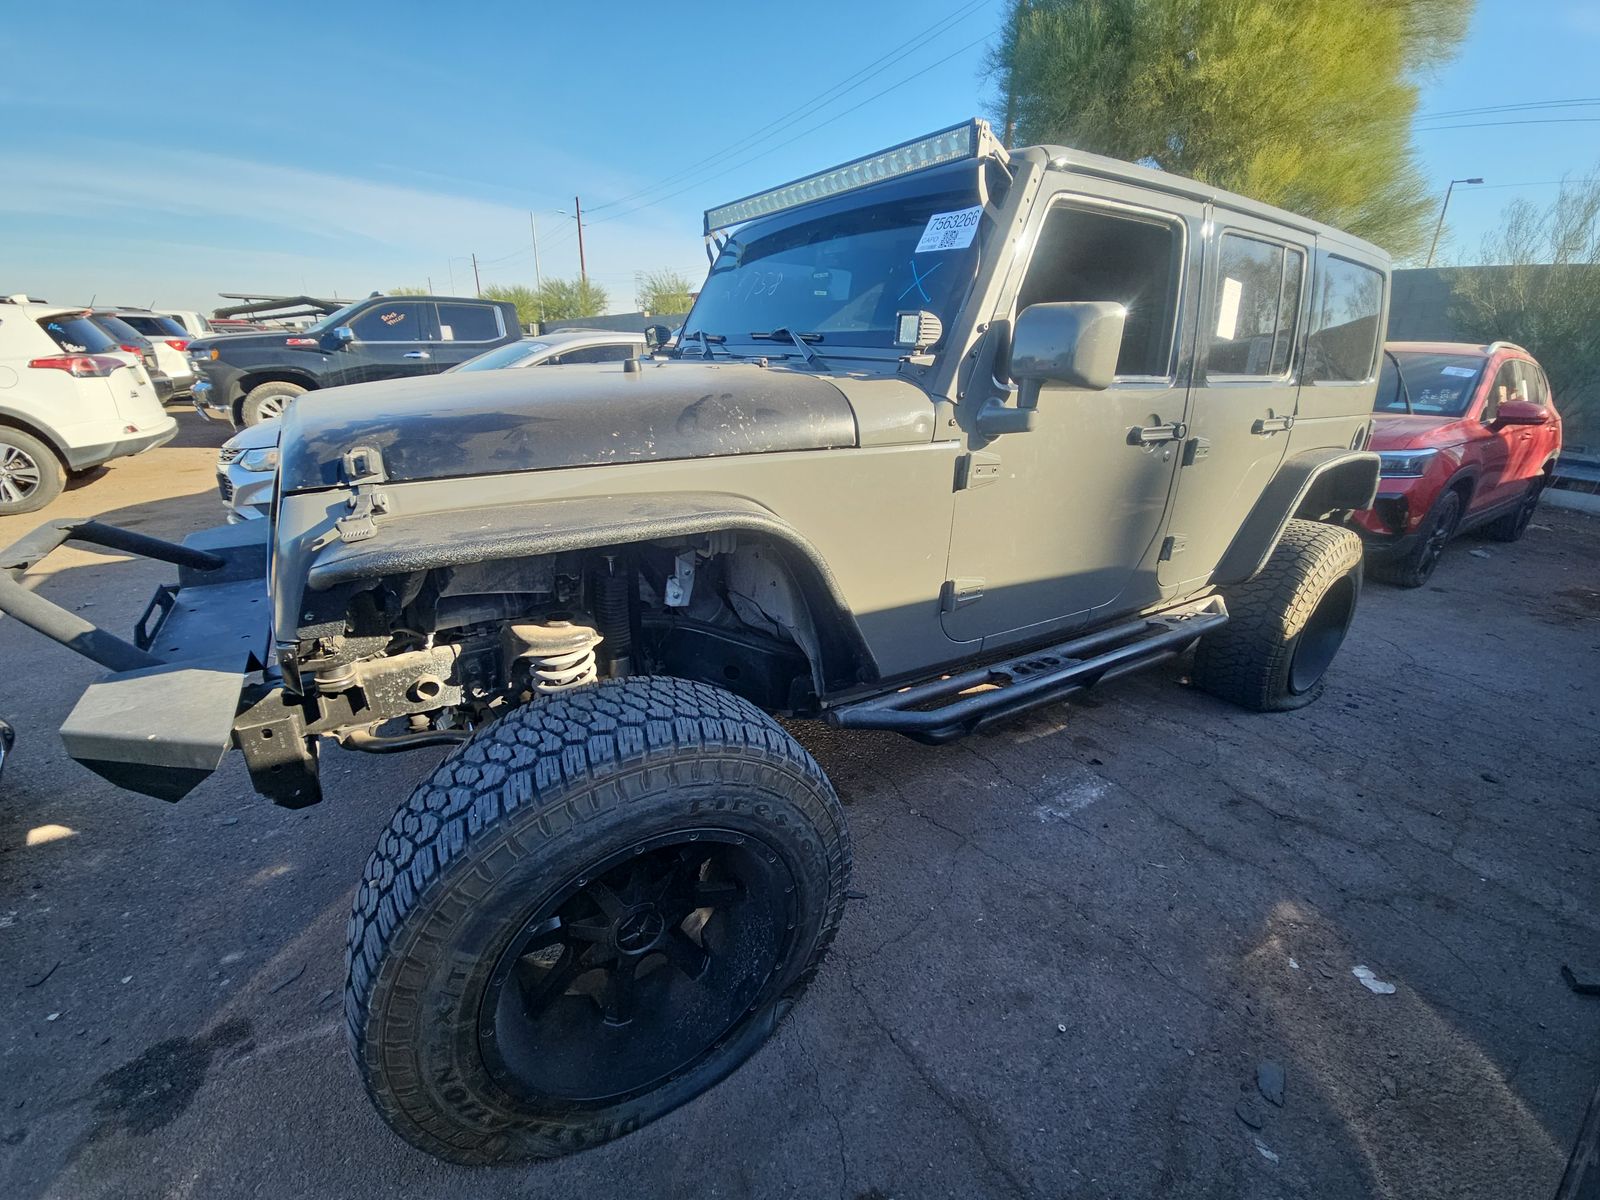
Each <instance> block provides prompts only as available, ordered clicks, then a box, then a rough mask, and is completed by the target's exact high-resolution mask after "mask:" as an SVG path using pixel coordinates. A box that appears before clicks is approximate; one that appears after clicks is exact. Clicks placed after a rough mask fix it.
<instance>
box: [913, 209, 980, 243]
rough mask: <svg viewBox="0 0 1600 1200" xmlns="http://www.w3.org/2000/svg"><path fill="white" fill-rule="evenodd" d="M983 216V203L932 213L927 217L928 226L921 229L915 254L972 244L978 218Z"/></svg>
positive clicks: (976, 230)
mask: <svg viewBox="0 0 1600 1200" xmlns="http://www.w3.org/2000/svg"><path fill="white" fill-rule="evenodd" d="M981 216H983V205H981V204H975V205H973V206H972V207H971V208H963V209H960V210H958V211H956V212H947V213H934V214H933V216H931V217H929V218H928V227H927V228H926V229H924V230H923V231H922V240H921V241H919V242H918V243H917V248H916V250H914V251H913V253H915V254H927V253H928V252H929V251H931V250H965V249H966V248H967V247H968V246H970V245H972V239H973V236H974V235H975V234H976V233H977V232H978V218H979V217H981Z"/></svg>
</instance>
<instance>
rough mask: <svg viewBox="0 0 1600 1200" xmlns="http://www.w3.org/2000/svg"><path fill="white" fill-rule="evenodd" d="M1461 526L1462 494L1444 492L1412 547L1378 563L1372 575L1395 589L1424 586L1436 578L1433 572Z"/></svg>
mask: <svg viewBox="0 0 1600 1200" xmlns="http://www.w3.org/2000/svg"><path fill="white" fill-rule="evenodd" d="M1460 524H1461V493H1460V492H1458V491H1455V490H1451V491H1448V492H1445V493H1443V494H1442V495H1440V497H1439V498H1438V499H1437V500H1435V501H1434V503H1433V508H1432V510H1431V511H1430V512H1429V513H1428V515H1427V516H1426V517H1424V518H1423V521H1422V526H1421V528H1419V529H1418V530H1417V540H1416V543H1415V544H1414V545H1413V546H1412V548H1411V549H1410V550H1409V551H1408V552H1407V553H1405V554H1404V555H1402V556H1400V557H1399V558H1380V559H1377V560H1375V561H1374V562H1373V564H1372V573H1373V574H1374V575H1376V576H1377V577H1378V578H1379V579H1381V580H1383V581H1384V582H1385V583H1392V584H1394V585H1395V586H1396V587H1404V588H1417V587H1421V586H1422V585H1423V584H1425V583H1427V582H1428V580H1430V579H1432V578H1433V569H1434V568H1435V567H1437V566H1438V565H1439V560H1440V559H1441V558H1442V557H1444V548H1445V547H1446V546H1448V545H1449V544H1450V539H1452V538H1453V537H1455V536H1456V528H1457V526H1459V525H1460Z"/></svg>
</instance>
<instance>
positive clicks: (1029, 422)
mask: <svg viewBox="0 0 1600 1200" xmlns="http://www.w3.org/2000/svg"><path fill="white" fill-rule="evenodd" d="M1010 344H1011V322H1010V321H1008V320H1005V319H1003V318H1002V319H1001V320H998V321H995V322H994V323H993V324H992V325H990V326H989V328H988V329H986V330H985V331H984V336H983V340H982V341H981V342H979V343H978V347H977V349H976V350H975V351H974V352H973V360H972V370H971V372H970V373H969V374H968V375H967V386H966V388H965V390H964V391H963V392H962V393H961V398H962V399H963V400H964V401H967V402H969V403H976V404H977V406H978V415H977V416H976V418H974V421H973V432H975V433H977V434H978V436H979V437H985V438H994V437H999V436H1000V435H1001V434H1005V433H1027V432H1028V431H1029V430H1030V429H1032V428H1033V426H1034V421H1035V420H1036V419H1037V417H1038V410H1037V407H1036V406H1037V405H1038V403H1039V384H1038V382H1037V381H1036V380H1025V381H1023V383H1022V386H1021V387H1020V388H1019V389H1018V390H1017V404H1016V407H1014V408H1013V407H1012V406H1011V405H1009V404H1007V403H1006V401H1007V400H1008V399H1009V398H1010V396H1011V392H1010V390H1009V389H1008V388H1006V387H1005V386H1004V385H1003V384H1002V383H1001V382H1000V381H999V379H998V378H997V373H998V372H997V368H998V366H999V363H1000V358H1001V355H1002V354H1004V353H1005V352H1006V350H1007V349H1008V348H1009V346H1010Z"/></svg>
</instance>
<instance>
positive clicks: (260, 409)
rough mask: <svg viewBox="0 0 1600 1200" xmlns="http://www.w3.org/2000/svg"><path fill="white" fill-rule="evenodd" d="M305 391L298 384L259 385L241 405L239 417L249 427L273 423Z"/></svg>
mask: <svg viewBox="0 0 1600 1200" xmlns="http://www.w3.org/2000/svg"><path fill="white" fill-rule="evenodd" d="M305 391H306V389H305V388H303V387H301V386H300V385H299V384H298V383H284V382H282V381H279V380H273V381H272V382H270V383H258V384H256V386H255V387H253V388H251V389H250V391H249V394H247V395H246V396H245V398H244V401H243V402H242V403H241V404H240V406H239V415H240V417H241V418H242V419H243V421H244V423H245V424H246V425H247V426H248V425H259V424H261V422H263V421H271V420H273V419H274V418H277V417H281V416H283V414H284V412H285V411H287V409H288V407H289V405H290V404H291V403H292V402H293V400H294V398H295V397H296V396H303V395H304V394H305Z"/></svg>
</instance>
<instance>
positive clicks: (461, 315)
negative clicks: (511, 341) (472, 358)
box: [439, 304, 505, 342]
mask: <svg viewBox="0 0 1600 1200" xmlns="http://www.w3.org/2000/svg"><path fill="white" fill-rule="evenodd" d="M504 332H505V331H504V330H503V329H502V328H501V324H500V310H499V309H498V308H494V307H492V306H491V305H488V304H441V305H439V340H440V341H441V342H493V341H498V340H499V339H500V337H501V336H502V335H503V333H504Z"/></svg>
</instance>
